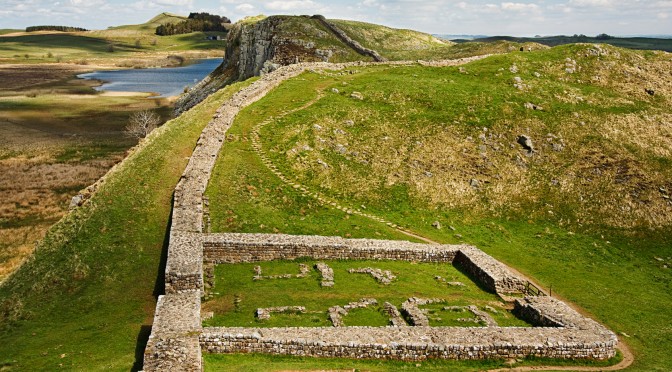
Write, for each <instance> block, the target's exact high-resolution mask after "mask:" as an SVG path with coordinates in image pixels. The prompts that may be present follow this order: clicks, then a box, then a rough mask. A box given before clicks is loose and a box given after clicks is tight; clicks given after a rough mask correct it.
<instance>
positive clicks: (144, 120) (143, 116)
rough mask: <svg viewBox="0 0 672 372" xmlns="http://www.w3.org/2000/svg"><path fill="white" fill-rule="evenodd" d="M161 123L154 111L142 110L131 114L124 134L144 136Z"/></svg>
mask: <svg viewBox="0 0 672 372" xmlns="http://www.w3.org/2000/svg"><path fill="white" fill-rule="evenodd" d="M160 123H161V118H160V117H159V115H157V114H156V113H155V112H154V111H151V110H143V111H138V112H136V113H134V114H133V115H131V117H130V119H129V120H128V125H126V127H125V128H124V134H125V135H126V136H128V137H133V138H145V137H147V135H148V134H149V133H151V132H152V131H153V130H154V129H156V127H158V126H159V124H160Z"/></svg>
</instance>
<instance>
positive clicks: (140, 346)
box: [131, 195, 174, 372]
mask: <svg viewBox="0 0 672 372" xmlns="http://www.w3.org/2000/svg"><path fill="white" fill-rule="evenodd" d="M173 196H174V195H172V196H171V198H170V199H171V202H170V204H171V206H170V210H171V213H170V215H171V216H170V217H169V218H168V223H167V225H166V232H165V234H164V237H163V247H161V260H160V261H159V268H158V272H157V273H156V281H155V282H154V291H153V292H152V295H153V296H154V298H155V299H157V300H158V298H159V296H161V295H163V294H165V290H166V275H165V272H166V265H167V261H168V245H169V243H170V226H171V225H172V222H173V217H172V214H173V213H172V210H173V201H172V200H173ZM151 333H152V326H151V325H143V326H141V327H140V332H139V333H138V338H137V341H136V344H135V362H134V363H133V366H132V367H131V372H135V371H141V370H142V368H143V364H144V359H145V348H146V347H147V342H148V341H149V335H150V334H151Z"/></svg>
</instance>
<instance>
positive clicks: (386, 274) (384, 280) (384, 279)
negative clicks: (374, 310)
mask: <svg viewBox="0 0 672 372" xmlns="http://www.w3.org/2000/svg"><path fill="white" fill-rule="evenodd" d="M348 272H349V273H350V274H353V273H360V274H369V275H371V276H372V277H373V278H374V279H376V281H377V282H378V283H380V284H385V285H388V284H390V283H392V281H393V280H394V279H396V278H397V277H396V276H395V275H394V274H393V273H392V272H391V271H390V270H381V269H374V268H371V267H364V268H361V269H348Z"/></svg>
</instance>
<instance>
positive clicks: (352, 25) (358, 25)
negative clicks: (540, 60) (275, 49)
mask: <svg viewBox="0 0 672 372" xmlns="http://www.w3.org/2000/svg"><path fill="white" fill-rule="evenodd" d="M330 22H333V23H334V24H336V26H338V27H339V28H340V29H342V30H343V31H344V32H345V33H346V34H348V36H350V37H351V38H353V39H354V40H356V41H357V42H358V43H360V44H361V45H363V46H365V47H367V48H370V49H373V50H376V51H377V52H378V53H380V54H381V55H382V56H383V57H386V58H387V59H389V60H393V61H394V60H417V59H422V60H437V59H451V58H461V57H470V56H474V55H483V54H490V53H506V52H510V51H514V50H518V49H520V48H521V47H523V48H524V49H525V50H527V49H528V48H529V49H532V50H537V49H544V48H545V47H544V46H542V45H540V44H537V43H534V42H512V41H501V42H493V43H481V42H469V43H461V44H455V43H453V42H451V41H446V40H441V39H438V38H436V37H434V36H432V35H429V34H425V33H422V32H418V31H413V30H403V29H395V28H390V27H385V26H381V25H376V24H371V23H365V22H356V21H345V20H338V19H333V20H330Z"/></svg>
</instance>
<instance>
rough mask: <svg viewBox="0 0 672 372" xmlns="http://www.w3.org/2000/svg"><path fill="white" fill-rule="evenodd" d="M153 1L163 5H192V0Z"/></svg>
mask: <svg viewBox="0 0 672 372" xmlns="http://www.w3.org/2000/svg"><path fill="white" fill-rule="evenodd" d="M153 2H154V3H156V4H157V5H165V6H192V5H193V4H194V1H193V0H154V1H153Z"/></svg>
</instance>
